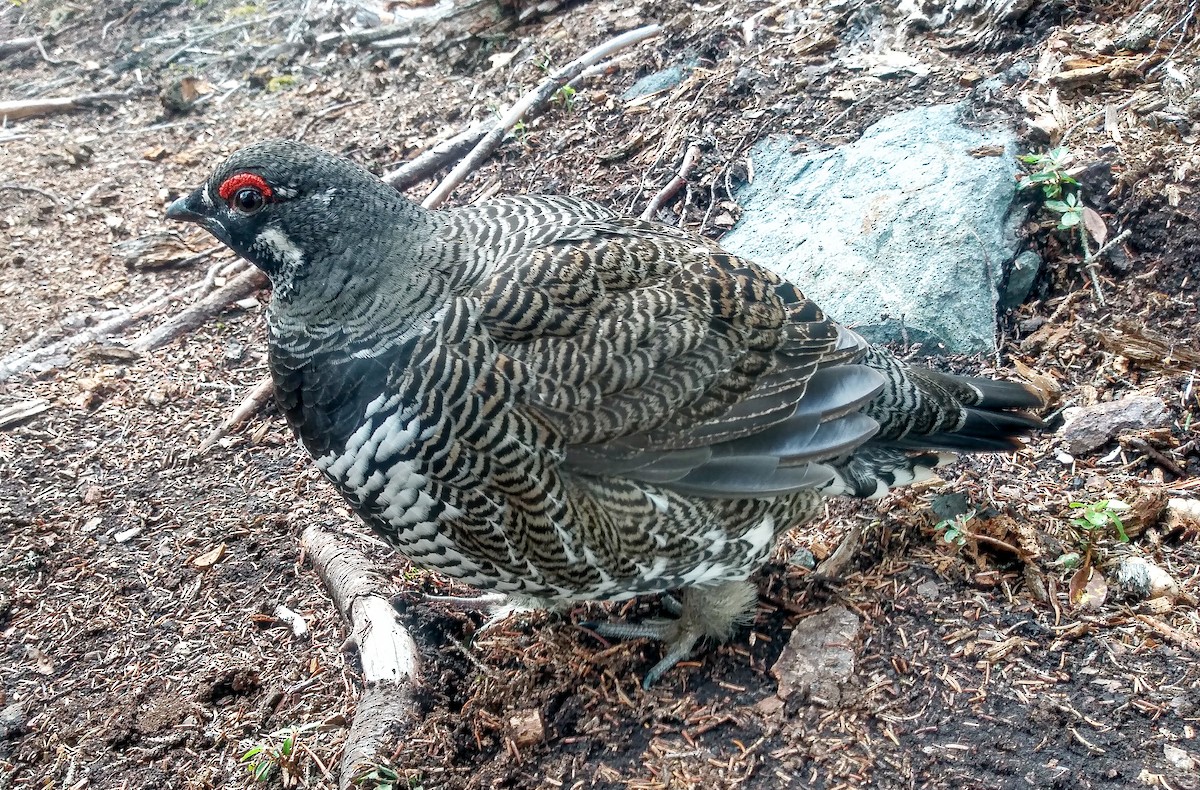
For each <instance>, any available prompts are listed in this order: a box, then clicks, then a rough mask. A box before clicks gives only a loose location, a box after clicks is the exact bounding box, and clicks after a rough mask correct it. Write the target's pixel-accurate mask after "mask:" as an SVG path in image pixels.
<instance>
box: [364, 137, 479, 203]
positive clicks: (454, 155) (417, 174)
mask: <svg viewBox="0 0 1200 790" xmlns="http://www.w3.org/2000/svg"><path fill="white" fill-rule="evenodd" d="M488 128H489V127H488V125H487V124H484V123H479V124H475V125H474V126H471V127H470V128H468V129H466V130H465V131H462V132H459V133H458V134H456V135H454V136H453V137H451V138H450V139H448V140H443V141H442V142H440V143H438V144H437V145H435V146H433V147H432V148H430V149H428V150H426V151H425V152H424V153H422V154H421V155H419V156H418V157H416V158H415V159H413V160H412V161H409V162H405V163H404V164H403V165H401V166H400V167H398V168H396V169H395V170H392V171H391V172H389V173H384V174H383V176H382V179H383V182H384V183H385V184H391V185H392V186H394V187H395V188H396V189H407V188H408V187H410V186H412V185H413V184H415V183H417V182H418V181H420V180H421V179H423V178H425V177H426V176H428V175H430V174H431V173H433V172H434V171H435V170H438V169H439V168H441V167H442V166H444V165H446V164H448V163H449V162H452V161H454V160H455V159H458V158H459V157H460V156H462V155H463V153H465V152H466V151H468V150H470V149H471V148H474V147H475V145H476V144H477V143H478V142H479V141H480V139H482V138H483V136H484V135H485V134H487V133H488Z"/></svg>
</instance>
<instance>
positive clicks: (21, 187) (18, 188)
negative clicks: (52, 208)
mask: <svg viewBox="0 0 1200 790" xmlns="http://www.w3.org/2000/svg"><path fill="white" fill-rule="evenodd" d="M5 190H7V191H10V192H25V193H28V194H30V195H41V196H42V197H44V198H46V200H49V201H50V202H51V203H53V204H54V205H56V206H57V205H58V203H59V201H58V198H57V197H55V196H54V195H53V194H51V193H50V192H47V191H46V190H44V189H39V188H37V187H31V186H28V185H26V184H0V191H5Z"/></svg>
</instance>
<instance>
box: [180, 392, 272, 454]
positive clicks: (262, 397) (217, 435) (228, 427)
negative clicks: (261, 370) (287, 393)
mask: <svg viewBox="0 0 1200 790" xmlns="http://www.w3.org/2000/svg"><path fill="white" fill-rule="evenodd" d="M272 392H274V382H273V381H272V380H271V377H270V376H263V377H262V379H261V380H259V382H258V383H257V384H255V385H254V388H253V389H251V390H250V391H249V392H248V393H246V397H245V398H243V399H242V402H241V403H239V404H238V407H237V408H236V409H234V410H233V411H232V412H230V413H229V416H228V417H226V418H225V422H223V423H221V424H220V425H219V426H217V427H216V428H214V429H213V431H212V433H210V434H209V435H208V436H207V437H206V438H205V439H204V441H203V442H201V443H200V446H199V447H198V448H197V449H196V455H203V454H204V453H207V452H208V451H209V450H211V449H212V448H213V446H214V445H216V443H217V442H219V441H220V440H221V439H222V438H223V437H224V436H225V435H226V434H227V433H229V432H230V431H232V430H233V429H234V428H236V427H237V426H239V425H241V424H242V423H243V422H245V421H246V419H247V418H249V417H250V416H251V415H252V414H254V413H255V412H257V411H258V410H259V409H260V408H262V406H263V404H265V403H266V402H267V401H269V400H270V399H271V393H272Z"/></svg>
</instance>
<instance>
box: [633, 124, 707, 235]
mask: <svg viewBox="0 0 1200 790" xmlns="http://www.w3.org/2000/svg"><path fill="white" fill-rule="evenodd" d="M699 161H700V144H699V143H697V142H693V143H691V144H689V145H688V147H687V152H686V153H684V155H683V163H682V164H680V165H679V170H678V172H676V173H675V176H674V177H673V178H672V179H671V180H670V181H668V182H667V185H666V186H664V187H663V188H662V189H660V190H658V194H657V195H655V196H654V197H653V198H651V199H650V202H649V203H647V204H646V208H645V210H643V211H642V219H653V218H654V214H655V212H657V211H658V210H659V209H660V208H662V207H663V206H664V205H665V204H666V202H667V201H668V200H670V199H671V198H673V197H675V195H676V194H677V193H678V192H679V190H681V189H683V185H684V184H686V183H687V178H688V175H689V174H690V173H691V172H692V168H694V167H695V166H696V163H697V162H699Z"/></svg>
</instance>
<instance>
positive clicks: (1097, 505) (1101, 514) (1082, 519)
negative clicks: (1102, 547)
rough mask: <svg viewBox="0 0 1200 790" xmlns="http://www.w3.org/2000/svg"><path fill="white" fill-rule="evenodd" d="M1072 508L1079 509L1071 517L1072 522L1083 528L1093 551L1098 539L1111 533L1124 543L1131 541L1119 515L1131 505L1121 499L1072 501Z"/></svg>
mask: <svg viewBox="0 0 1200 790" xmlns="http://www.w3.org/2000/svg"><path fill="white" fill-rule="evenodd" d="M1071 509H1072V510H1076V511H1078V515H1077V516H1075V518H1073V519H1071V523H1072V524H1074V525H1075V526H1076V528H1078V529H1079V530H1081V533H1082V535H1083V537H1084V540H1085V542H1086V547H1087V549H1088V551H1091V548H1092V546H1093V545H1095V543H1096V541H1098V540H1100V539H1102V538H1103V537H1104V536H1105V535H1107V534H1110V533H1111V534H1112V535H1114V536H1115V537H1116V538H1117V540H1119V541H1121V542H1122V543H1128V542H1129V535H1127V534H1125V525H1124V524H1122V523H1121V517H1120V516H1119V515H1118V513H1123V512H1125V511H1126V510H1128V509H1129V505H1127V504H1125V503H1124V502H1122V501H1121V500H1119V499H1099V500H1096V501H1095V502H1092V503H1087V502H1072V503H1071Z"/></svg>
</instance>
